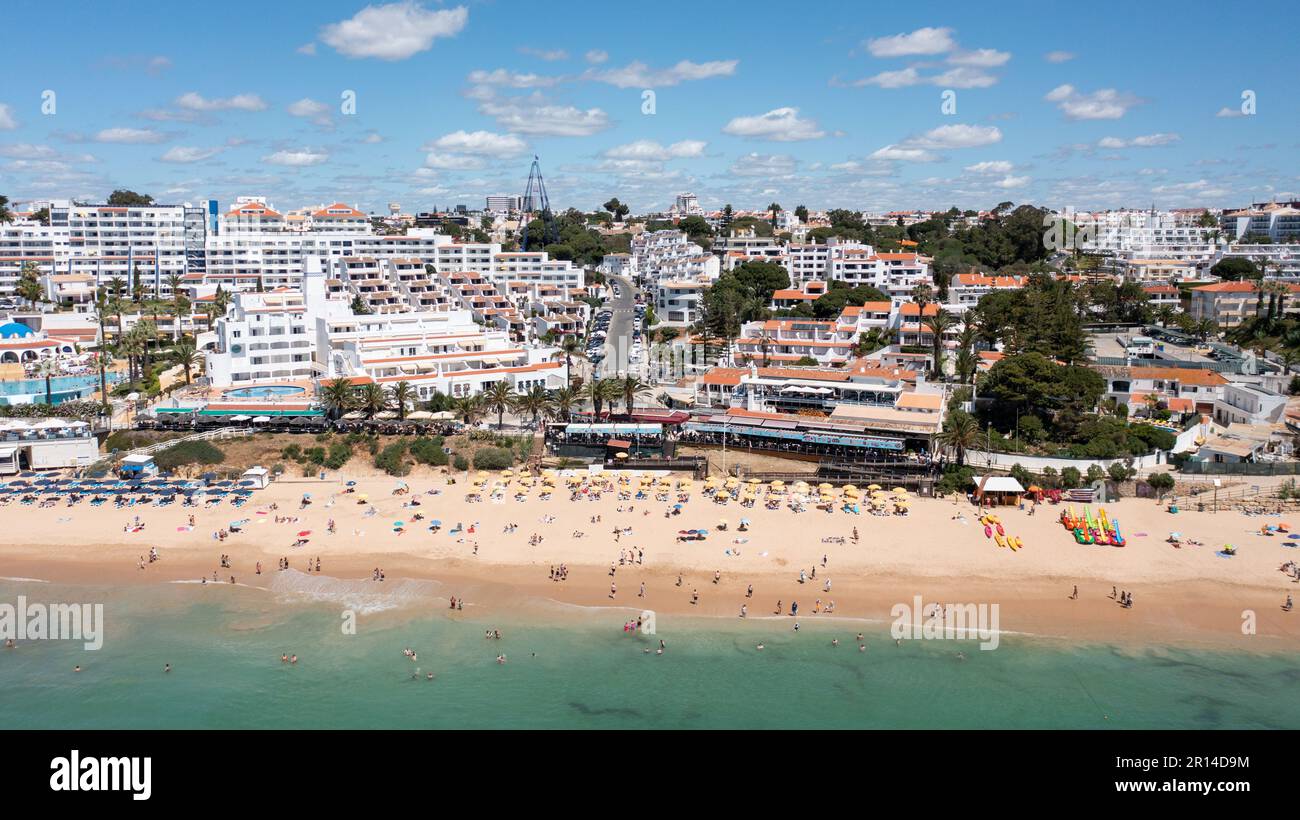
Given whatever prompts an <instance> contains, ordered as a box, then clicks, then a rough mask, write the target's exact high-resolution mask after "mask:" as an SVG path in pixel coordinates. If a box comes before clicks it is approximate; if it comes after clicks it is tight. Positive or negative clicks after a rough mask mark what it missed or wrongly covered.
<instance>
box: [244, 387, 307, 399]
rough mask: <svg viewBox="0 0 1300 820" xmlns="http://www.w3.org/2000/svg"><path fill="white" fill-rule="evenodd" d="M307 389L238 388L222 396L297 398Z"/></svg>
mask: <svg viewBox="0 0 1300 820" xmlns="http://www.w3.org/2000/svg"><path fill="white" fill-rule="evenodd" d="M306 392H307V388H305V387H296V386H294V385H292V384H267V385H262V386H259V387H240V388H237V389H235V390H227V391H226V392H225V393H224V394H223V395H224V396H225V397H226V398H228V399H271V398H275V397H276V396H297V395H301V394H302V393H306Z"/></svg>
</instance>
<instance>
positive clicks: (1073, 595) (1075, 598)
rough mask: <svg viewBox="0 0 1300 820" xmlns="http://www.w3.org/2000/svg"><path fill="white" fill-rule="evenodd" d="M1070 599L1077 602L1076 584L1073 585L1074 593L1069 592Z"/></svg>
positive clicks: (1077, 589)
mask: <svg viewBox="0 0 1300 820" xmlns="http://www.w3.org/2000/svg"><path fill="white" fill-rule="evenodd" d="M1070 598H1071V599H1072V600H1075V601H1077V600H1079V585H1078V584H1075V585H1074V592H1071V593H1070Z"/></svg>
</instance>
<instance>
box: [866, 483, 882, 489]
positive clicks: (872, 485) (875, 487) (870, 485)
mask: <svg viewBox="0 0 1300 820" xmlns="http://www.w3.org/2000/svg"><path fill="white" fill-rule="evenodd" d="M867 489H868V490H879V489H880V485H879V484H868V485H867Z"/></svg>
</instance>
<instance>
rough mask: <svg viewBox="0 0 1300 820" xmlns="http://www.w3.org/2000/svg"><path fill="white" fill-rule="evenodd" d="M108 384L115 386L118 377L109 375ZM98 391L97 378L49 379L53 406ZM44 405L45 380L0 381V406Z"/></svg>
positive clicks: (67, 377)
mask: <svg viewBox="0 0 1300 820" xmlns="http://www.w3.org/2000/svg"><path fill="white" fill-rule="evenodd" d="M107 375H108V383H109V384H110V385H111V384H115V383H116V382H117V381H118V376H117V374H115V373H109V374H107ZM98 389H99V376H96V375H90V376H55V377H54V378H52V379H50V394H51V395H50V398H51V399H52V400H53V402H54V404H60V403H62V402H65V401H72V400H74V399H80V398H84V397H86V396H89V395H90V394H91V393H93V392H95V391H96V390H98ZM29 402H35V403H37V404H44V403H45V379H17V380H13V381H0V404H27V403H29Z"/></svg>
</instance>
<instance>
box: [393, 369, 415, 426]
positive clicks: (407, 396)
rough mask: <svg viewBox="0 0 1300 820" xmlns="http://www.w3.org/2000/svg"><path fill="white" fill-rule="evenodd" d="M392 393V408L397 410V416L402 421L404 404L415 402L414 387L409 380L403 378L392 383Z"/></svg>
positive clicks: (404, 411)
mask: <svg viewBox="0 0 1300 820" xmlns="http://www.w3.org/2000/svg"><path fill="white" fill-rule="evenodd" d="M392 394H393V404H394V405H395V407H394V409H396V410H397V418H399V419H401V420H403V421H404V420H405V419H406V406H407V405H408V404H415V399H416V395H415V387H414V386H413V385H412V384H411V383H410V382H408V381H406V380H405V379H403V380H402V381H400V382H398V383H397V384H394V385H393V389H392Z"/></svg>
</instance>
